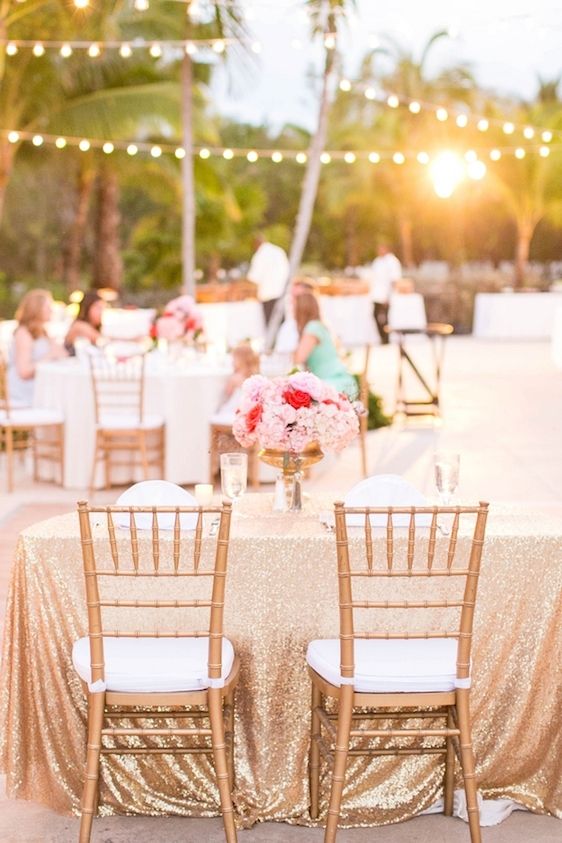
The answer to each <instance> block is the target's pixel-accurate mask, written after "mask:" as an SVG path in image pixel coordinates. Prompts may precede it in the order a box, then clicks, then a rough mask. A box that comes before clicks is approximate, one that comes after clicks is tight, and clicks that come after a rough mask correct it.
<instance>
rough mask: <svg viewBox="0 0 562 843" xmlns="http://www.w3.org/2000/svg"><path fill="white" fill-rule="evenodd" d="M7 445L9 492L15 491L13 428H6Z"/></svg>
mask: <svg viewBox="0 0 562 843" xmlns="http://www.w3.org/2000/svg"><path fill="white" fill-rule="evenodd" d="M4 431H5V445H6V475H7V479H8V492H13V490H14V431H13V429H12V428H11V427H6V428H4Z"/></svg>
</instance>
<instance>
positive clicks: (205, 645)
mask: <svg viewBox="0 0 562 843" xmlns="http://www.w3.org/2000/svg"><path fill="white" fill-rule="evenodd" d="M103 648H104V659H105V685H106V688H107V690H108V691H123V692H127V693H129V692H130V693H134V692H136V693H152V692H158V691H161V692H163V693H164V692H173V691H200V690H203V689H205V688H208V687H209V677H208V675H207V674H208V671H207V661H208V658H209V639H208V638H104V639H103ZM233 662H234V649H233V647H232V644H231V643H230V641H229V640H228V639H227V638H223V641H222V678H223V679H226V678H227V677H228V675H229V673H230V671H231V670H232V665H233ZM72 664H73V665H74V668H75V670H76V672H77V673H78V675H79V676H80V678H81V679H82V680H83V681H84V682H88V683H90V682H91V672H90V639H89V638H80V639H79V640H78V641H75V642H74V645H73V647H72Z"/></svg>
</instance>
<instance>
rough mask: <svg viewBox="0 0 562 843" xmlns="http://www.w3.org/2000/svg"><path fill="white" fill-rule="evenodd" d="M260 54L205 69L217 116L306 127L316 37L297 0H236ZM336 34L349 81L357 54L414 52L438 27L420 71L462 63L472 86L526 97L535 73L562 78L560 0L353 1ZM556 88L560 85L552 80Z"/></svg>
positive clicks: (316, 64) (310, 118) (318, 54)
mask: <svg viewBox="0 0 562 843" xmlns="http://www.w3.org/2000/svg"><path fill="white" fill-rule="evenodd" d="M241 5H242V7H243V8H244V9H245V11H246V16H247V19H248V27H249V28H250V31H251V33H252V35H253V36H255V38H256V39H257V40H259V42H260V44H261V53H260V54H259V55H257V56H255V57H253V58H252V59H250V60H249V61H248V62H246V65H247V67H246V68H245V69H244V70H240V67H239V65H240V62H239V61H238V62H237V63H235V62H234V61H232V62H231V66H230V68H229V70H228V71H226V70H224V69H217V72H216V73H215V74H214V82H213V90H212V93H213V100H214V102H215V105H216V108H217V110H218V111H219V112H220V113H223V114H225V115H228V116H231V117H234V118H236V119H238V120H242V121H246V122H249V123H256V124H260V123H264V124H266V125H268V126H270V127H271V128H273V129H275V128H280V127H281V126H282V125H283V124H284V123H287V122H289V123H297V124H299V125H302V126H305V127H306V128H311V127H312V126H313V124H314V121H315V101H314V97H313V95H312V93H311V88H310V83H309V82H308V81H307V79H308V74H309V72H310V70H311V69H313V68H315V69H316V71H317V72H319V71H320V68H321V66H322V50H321V47H320V45H319V44H311V40H310V35H309V30H308V21H307V17H306V13H304V12H303V6H304V3H303V2H302V0H301V2H299V0H241ZM356 5H357V12H356V14H354V15H352V16H351V18H350V20H349V24H348V26H347V27H346V29H347V31H345V32H344V34H343V36H342V40H341V45H342V50H341V51H342V55H343V57H344V73H345V75H346V76H347V77H348V78H350V79H353V78H354V76H355V74H356V73H357V69H358V66H359V64H360V61H361V59H362V57H363V56H364V55H365V53H366V52H367V51H368V50H369V48H372V47H374V46H376V45H377V44H384V41H385V37H386V36H390V37H391V38H393V39H394V40H395V41H397V42H398V43H399V44H400V45H401V47H403V48H404V49H406V50H407V51H408V52H413V54H414V56H415V57H416V58H419V56H420V53H421V50H422V49H423V46H424V44H425V43H426V42H427V40H428V38H430V37H431V35H432V34H433V33H435V32H437V31H438V30H440V29H447V30H448V31H449V32H450V37H449V38H447V39H442V40H441V41H440V42H439V43H438V44H436V45H435V47H434V48H433V49H432V53H431V60H430V62H429V64H428V70H429V72H430V73H433V72H436V71H438V70H439V69H440V68H442V67H446V66H447V65H451V64H455V63H459V62H463V63H467V64H468V65H469V66H470V68H471V70H472V72H473V73H474V75H475V77H476V80H477V81H478V83H479V84H481V85H483V86H484V87H486V88H487V89H489V90H491V91H494V92H496V93H498V94H505V95H511V96H516V97H520V98H523V99H532V98H533V96H534V94H535V92H536V90H537V79H538V77H539V76H540V77H541V78H543V79H548V80H552V79H555V78H557V77H559V76H561V75H562V3H561V2H558V3H557V2H555V0H534V2H533V3H530V2H529V0H524V1H523V0H471V2H470V4H469V3H467V2H456V3H455V2H453V0H386V2H382V1H381V0H356ZM561 87H562V86H561Z"/></svg>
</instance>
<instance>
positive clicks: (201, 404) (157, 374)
mask: <svg viewBox="0 0 562 843" xmlns="http://www.w3.org/2000/svg"><path fill="white" fill-rule="evenodd" d="M229 371H230V370H229V369H228V368H227V366H226V365H222V366H218V365H211V364H210V363H209V364H206V363H205V362H204V361H199V362H198V361H179V362H178V363H177V364H176V365H175V366H173V365H171V364H169V363H167V362H166V361H165V360H162V359H161V358H158V357H157V356H154V357H152V358H151V356H149V358H148V362H147V373H146V385H145V396H146V412H148V413H158V414H159V415H161V416H163V417H164V419H165V422H166V466H165V478H164V479H166V480H170V481H172V482H173V483H179V484H181V485H184V484H186V483H201V482H203V483H206V482H207V478H208V475H209V419H210V417H211V416H212V415H213V413H215V412H216V410H217V408H218V407H219V405H220V403H221V399H222V395H223V390H224V386H225V383H226V380H227V377H228V374H229ZM35 403H36V405H37V406H41V407H48V408H53V409H58V410H61V411H62V412H63V413H64V416H65V471H64V475H65V476H64V486H65V487H66V488H68V489H85V488H87V487H88V484H89V482H90V472H91V469H92V460H93V451H94V433H95V426H94V399H93V392H92V384H91V377H90V371H89V368H88V366H87V364H86V363H85V362H84V361H80V360H77V359H75V358H72V359H69V360H63V361H60V362H57V363H43V364H41V365H39V366H38V368H37V376H36V384H35ZM99 470H100V480H101V470H102V466H101V465H100V467H99ZM133 479H141V478H140V476H137V477H134V478H124V482H129V480H133Z"/></svg>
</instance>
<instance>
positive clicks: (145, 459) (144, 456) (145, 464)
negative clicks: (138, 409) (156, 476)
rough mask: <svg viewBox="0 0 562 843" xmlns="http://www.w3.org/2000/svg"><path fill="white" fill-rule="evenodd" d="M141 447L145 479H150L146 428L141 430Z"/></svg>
mask: <svg viewBox="0 0 562 843" xmlns="http://www.w3.org/2000/svg"><path fill="white" fill-rule="evenodd" d="M139 449H140V460H141V465H142V476H143V480H148V455H147V451H146V432H145V431H144V430H141V431H139Z"/></svg>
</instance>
